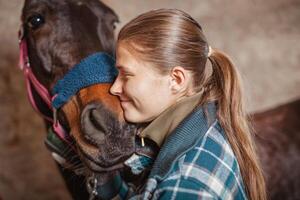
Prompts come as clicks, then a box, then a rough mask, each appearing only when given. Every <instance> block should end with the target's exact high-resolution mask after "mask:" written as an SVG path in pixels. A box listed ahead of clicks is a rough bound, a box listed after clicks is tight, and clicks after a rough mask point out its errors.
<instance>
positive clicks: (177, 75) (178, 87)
mask: <svg viewBox="0 0 300 200" xmlns="http://www.w3.org/2000/svg"><path fill="white" fill-rule="evenodd" d="M187 73H188V72H187V70H186V69H184V68H183V67H181V66H176V67H173V69H172V70H171V72H170V76H171V84H170V87H171V90H172V92H174V93H179V92H181V91H183V90H185V89H186V87H187V77H188V74H187Z"/></svg>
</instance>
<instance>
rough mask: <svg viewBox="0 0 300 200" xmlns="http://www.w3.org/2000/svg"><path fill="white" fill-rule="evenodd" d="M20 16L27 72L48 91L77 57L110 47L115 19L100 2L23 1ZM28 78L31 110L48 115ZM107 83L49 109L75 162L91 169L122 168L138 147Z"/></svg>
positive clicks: (133, 134) (108, 9) (110, 48)
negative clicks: (76, 158)
mask: <svg viewBox="0 0 300 200" xmlns="http://www.w3.org/2000/svg"><path fill="white" fill-rule="evenodd" d="M21 19H22V30H23V31H21V32H22V34H21V38H22V39H23V40H25V41H26V45H27V47H26V50H27V51H28V58H29V63H30V70H31V71H32V74H33V75H32V76H34V77H35V78H36V79H37V80H38V81H39V83H40V84H39V85H42V86H44V87H45V90H47V91H48V92H49V93H51V91H53V89H55V85H56V84H57V82H59V81H60V80H61V79H62V78H64V77H65V76H66V74H68V73H69V72H70V71H71V70H72V69H74V66H76V65H78V63H80V62H82V60H84V59H87V58H90V56H91V55H92V56H93V55H95V53H96V52H106V53H108V54H112V53H113V51H114V24H115V23H116V22H117V21H118V17H117V16H116V14H115V13H114V12H113V11H112V10H111V9H110V8H108V7H107V6H106V5H104V4H103V3H102V2H100V1H97V0H78V1H75V0H26V1H25V5H24V8H23V12H22V18H21ZM106 57H107V56H106ZM109 70H111V69H109ZM76 78H81V77H78V76H77V77H76ZM33 79H34V78H33ZM29 82H30V81H29ZM32 82H34V81H31V82H30V83H29V84H28V85H29V88H30V89H29V90H31V91H32V96H33V97H32V98H33V101H34V102H36V104H37V105H36V107H37V109H38V110H39V111H40V112H41V113H42V114H43V115H46V116H47V117H49V118H52V119H53V117H52V115H53V110H52V108H53V107H51V106H49V105H48V106H47V102H46V103H45V100H44V99H43V97H41V96H43V95H39V92H38V91H37V89H36V88H34V87H33V85H34V84H33V83H32ZM62 85H63V84H62ZM110 86H111V82H106V83H99V84H92V85H89V86H88V87H84V88H81V90H80V91H78V92H77V93H76V94H75V95H74V96H72V97H70V99H68V101H67V102H66V103H65V104H64V105H63V106H62V107H60V109H58V110H57V112H56V110H54V111H55V112H54V114H56V113H57V115H55V116H57V120H58V121H59V122H60V123H61V124H62V126H63V127H64V129H65V130H66V132H68V133H69V134H70V138H71V139H72V144H74V146H75V151H76V153H78V154H79V156H80V160H81V161H82V162H83V163H84V166H86V167H87V169H89V170H90V171H92V172H93V173H94V172H96V173H97V172H98V173H102V172H106V171H111V170H116V169H120V168H122V167H123V164H122V163H123V161H124V160H126V159H127V158H128V157H129V156H130V155H132V154H133V152H134V151H136V149H137V148H138V147H137V145H136V141H135V133H136V130H137V128H136V126H134V125H132V124H128V123H126V122H125V120H124V118H123V113H122V109H121V107H120V103H119V100H118V99H117V97H115V96H113V95H111V94H110V93H109V88H110ZM46 96H47V95H46ZM49 96H50V97H52V95H51V94H50V95H49ZM54 118H55V119H54V121H56V117H54ZM54 123H55V122H54ZM47 124H48V127H49V126H50V124H49V122H47ZM142 149H143V150H142V151H145V152H146V151H148V152H151V151H152V150H150V149H147V148H142Z"/></svg>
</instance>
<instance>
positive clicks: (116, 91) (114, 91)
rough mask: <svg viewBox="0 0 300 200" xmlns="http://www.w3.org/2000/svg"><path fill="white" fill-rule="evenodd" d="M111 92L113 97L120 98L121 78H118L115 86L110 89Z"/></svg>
mask: <svg viewBox="0 0 300 200" xmlns="http://www.w3.org/2000/svg"><path fill="white" fill-rule="evenodd" d="M109 91H110V93H111V94H113V95H116V96H120V94H121V93H122V83H121V81H120V80H119V77H117V79H116V80H115V82H114V83H113V85H112V86H111V87H110V90H109Z"/></svg>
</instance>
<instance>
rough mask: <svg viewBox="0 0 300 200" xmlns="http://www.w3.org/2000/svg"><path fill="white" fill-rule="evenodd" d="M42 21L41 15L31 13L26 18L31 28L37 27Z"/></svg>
mask: <svg viewBox="0 0 300 200" xmlns="http://www.w3.org/2000/svg"><path fill="white" fill-rule="evenodd" d="M44 23H45V19H44V18H43V17H42V15H33V16H31V17H29V18H28V20H27V25H28V26H29V27H30V28H32V29H37V28H39V27H40V26H41V25H43V24H44Z"/></svg>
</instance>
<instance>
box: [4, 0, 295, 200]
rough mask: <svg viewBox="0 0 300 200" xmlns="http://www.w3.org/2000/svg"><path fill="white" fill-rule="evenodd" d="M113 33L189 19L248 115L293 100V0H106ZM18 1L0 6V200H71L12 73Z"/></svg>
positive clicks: (19, 80)
mask: <svg viewBox="0 0 300 200" xmlns="http://www.w3.org/2000/svg"><path fill="white" fill-rule="evenodd" d="M103 2H105V3H106V4H107V5H109V6H110V7H111V8H112V9H113V10H114V11H115V12H116V13H117V14H118V16H119V18H120V23H119V24H118V25H117V31H118V30H119V29H120V27H122V26H123V25H124V24H125V23H126V22H128V21H129V20H130V19H132V18H133V17H135V16H136V15H138V14H140V13H142V12H145V11H148V10H150V9H155V8H178V9H181V10H184V11H186V12H188V13H189V14H190V15H191V16H192V17H194V18H195V19H196V20H197V21H198V22H199V23H200V24H201V26H202V28H203V29H204V32H205V34H206V36H207V39H208V41H209V43H210V45H211V46H212V47H213V48H218V49H221V50H223V51H225V52H226V53H228V54H229V55H230V56H231V57H232V59H233V60H234V62H235V63H236V65H237V67H238V68H239V70H240V72H241V74H242V78H243V80H244V86H245V90H244V91H245V93H246V95H247V99H248V101H247V109H248V111H249V112H259V111H264V110H267V109H270V108H273V107H276V106H278V105H281V104H284V103H287V102H290V101H292V100H295V99H299V98H300V0H264V1H263V0H244V1H240V0H223V1H220V0H219V1H218V0H184V1H183V0H181V1H179V0H126V1H121V0H105V1H103ZM22 4H23V1H20V0H9V1H6V0H0V35H1V37H0V199H1V197H2V198H3V199H4V200H6V199H28V200H29V199H30V200H32V199H70V197H69V195H68V194H67V193H66V191H65V186H64V184H63V182H62V179H61V178H60V177H59V176H58V172H57V171H56V168H55V165H54V162H53V160H52V159H51V157H50V154H49V153H48V152H47V150H46V148H45V146H44V144H43V138H44V136H45V130H44V127H43V123H42V121H41V119H40V118H39V116H38V115H37V114H36V113H34V112H33V110H32V108H31V107H30V105H29V103H28V101H27V97H26V93H25V86H24V79H23V77H22V73H21V71H19V70H18V69H17V63H18V43H17V31H18V27H19V25H20V20H19V19H20V14H21V9H22Z"/></svg>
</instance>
